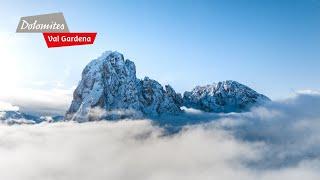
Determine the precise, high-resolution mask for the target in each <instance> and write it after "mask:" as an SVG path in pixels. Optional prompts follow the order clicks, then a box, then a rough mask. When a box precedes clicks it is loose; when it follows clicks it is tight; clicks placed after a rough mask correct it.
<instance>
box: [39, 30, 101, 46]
mask: <svg viewBox="0 0 320 180" xmlns="http://www.w3.org/2000/svg"><path fill="white" fill-rule="evenodd" d="M96 35H97V33H96V32H95V33H92V32H90V33H88V32H82V33H79V32H77V33H71V32H70V33H59V32H58V33H56V32H55V33H51V32H45V33H43V37H44V39H45V41H46V43H47V46H48V48H52V47H63V46H78V45H87V44H93V42H94V40H95V38H96Z"/></svg>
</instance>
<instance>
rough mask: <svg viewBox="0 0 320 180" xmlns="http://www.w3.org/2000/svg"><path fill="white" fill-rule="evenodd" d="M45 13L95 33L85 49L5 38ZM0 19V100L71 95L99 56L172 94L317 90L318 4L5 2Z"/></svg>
mask: <svg viewBox="0 0 320 180" xmlns="http://www.w3.org/2000/svg"><path fill="white" fill-rule="evenodd" d="M52 12H63V13H64V16H65V19H66V21H67V23H68V26H69V29H70V31H73V32H81V31H92V32H98V36H97V39H96V41H95V44H94V45H92V46H82V47H67V48H54V49H48V48H47V47H46V45H45V42H44V40H43V37H42V35H41V34H15V29H16V26H17V24H18V21H19V18H20V17H21V16H29V15H37V14H45V13H52ZM0 17H2V18H1V25H0V38H1V39H0V40H1V41H2V42H0V47H1V49H0V51H1V52H0V54H1V55H0V65H1V69H2V70H1V71H0V80H1V81H2V87H1V89H5V90H2V92H1V93H2V94H3V95H2V97H5V96H7V97H12V96H14V94H13V92H19V91H12V90H11V89H14V88H15V89H19V88H29V89H40V90H46V89H50V88H51V89H52V88H54V89H58V88H60V89H72V88H73V87H74V86H75V85H77V83H78V81H79V80H80V75H81V71H82V69H83V68H84V66H85V65H86V64H87V63H88V62H89V61H90V60H92V59H94V58H96V57H97V56H99V55H100V54H101V53H102V52H103V51H106V50H117V51H119V52H121V53H123V54H124V56H125V58H128V59H131V60H132V61H134V62H135V63H136V67H137V75H138V77H140V78H142V77H144V76H149V77H150V78H153V79H156V80H158V81H160V82H161V83H162V84H167V83H169V84H171V85H172V86H173V87H174V88H175V89H176V90H177V91H178V92H183V91H185V90H190V89H192V88H193V87H194V86H195V85H203V84H209V83H212V82H217V81H222V80H227V79H232V80H237V81H239V82H241V83H244V84H246V85H248V86H250V87H252V88H253V89H255V90H257V91H258V92H261V93H264V94H266V95H267V96H269V97H271V98H272V99H281V98H285V97H288V96H289V95H290V94H292V93H293V92H294V91H298V90H304V89H313V90H319V89H320V78H319V77H320V71H319V69H320V51H319V48H320V36H319V35H320V1H319V0H259V1H258V0H234V1H231V0H221V1H218V0H217V1H215V0H212V1H182V0H181V1H154V0H151V1H63V0H60V1H57V0H55V1H35V0H34V1H28V2H25V1H7V2H3V3H1V7H0ZM8 79H10V80H8ZM3 91H5V92H3ZM8 92H10V93H8ZM0 98H1V97H0ZM6 99H8V98H6Z"/></svg>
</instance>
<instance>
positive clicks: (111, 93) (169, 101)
mask: <svg viewBox="0 0 320 180" xmlns="http://www.w3.org/2000/svg"><path fill="white" fill-rule="evenodd" d="M181 105H182V97H181V95H180V94H176V93H175V92H174V90H173V89H172V88H171V87H170V86H167V87H166V90H164V89H163V87H162V86H161V85H160V84H159V83H158V82H157V81H155V80H151V79H149V78H147V77H146V78H144V79H143V80H140V79H137V78H136V68H135V65H134V63H133V62H132V61H130V60H124V57H123V55H122V54H120V53H118V52H105V53H104V54H103V55H102V56H101V57H99V58H98V59H95V60H93V61H91V62H90V63H89V64H88V65H87V66H86V67H85V69H84V70H83V72H82V79H81V81H80V83H79V85H78V87H77V88H76V90H75V91H74V94H73V101H72V104H71V106H70V108H69V110H68V111H67V113H66V119H73V120H76V121H87V120H90V117H88V116H90V111H91V109H92V108H97V107H99V108H101V109H103V110H105V111H106V112H114V111H121V110H125V111H126V112H132V113H129V114H130V115H129V116H133V115H134V116H157V115H161V114H163V113H173V114H176V113H179V112H181V110H180V106H181ZM107 114H108V113H107ZM108 115H110V114H108ZM123 117H126V115H123V114H122V115H121V117H118V116H113V115H111V116H107V117H103V118H110V119H114V118H116V119H117V118H123Z"/></svg>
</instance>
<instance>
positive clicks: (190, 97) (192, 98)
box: [183, 80, 270, 113]
mask: <svg viewBox="0 0 320 180" xmlns="http://www.w3.org/2000/svg"><path fill="white" fill-rule="evenodd" d="M183 101H184V106H186V107H189V108H195V109H200V110H203V111H206V112H224V113H228V112H242V111H246V110H249V109H250V108H251V107H252V106H257V105H261V104H263V103H265V102H267V101H270V99H269V98H268V97H266V96H264V95H262V94H259V93H257V92H256V91H254V90H252V89H251V88H249V87H247V86H245V85H243V84H240V83H238V82H236V81H231V80H229V81H223V82H219V83H216V84H211V85H206V86H197V87H195V88H194V89H193V90H192V91H190V92H188V91H187V92H185V93H184V95H183Z"/></svg>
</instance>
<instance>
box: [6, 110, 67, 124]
mask: <svg viewBox="0 0 320 180" xmlns="http://www.w3.org/2000/svg"><path fill="white" fill-rule="evenodd" d="M62 120H63V116H53V117H51V116H40V117H39V116H35V115H30V114H26V113H23V112H20V111H0V123H3V124H9V125H12V124H37V123H41V122H58V121H62Z"/></svg>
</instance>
